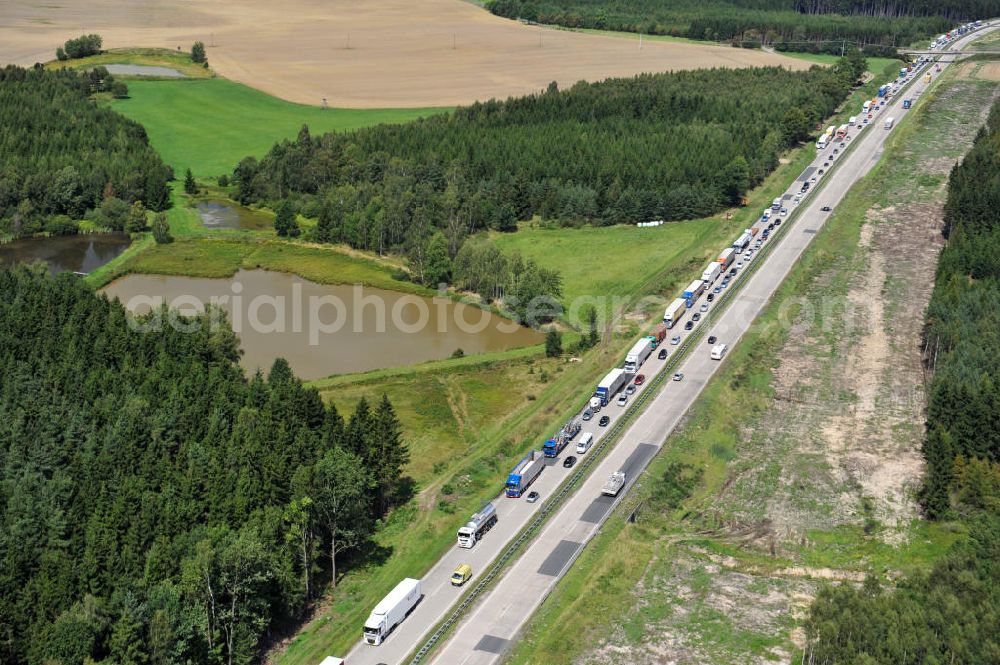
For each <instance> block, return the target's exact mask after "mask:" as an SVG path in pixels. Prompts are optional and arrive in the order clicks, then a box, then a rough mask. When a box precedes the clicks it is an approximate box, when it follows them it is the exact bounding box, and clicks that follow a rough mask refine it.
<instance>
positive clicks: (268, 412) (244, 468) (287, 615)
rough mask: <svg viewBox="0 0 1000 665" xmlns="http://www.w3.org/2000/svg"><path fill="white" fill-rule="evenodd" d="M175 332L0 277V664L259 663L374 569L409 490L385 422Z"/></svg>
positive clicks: (196, 328)
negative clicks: (384, 533)
mask: <svg viewBox="0 0 1000 665" xmlns="http://www.w3.org/2000/svg"><path fill="white" fill-rule="evenodd" d="M147 323H148V322H147ZM182 323H185V324H191V325H190V326H187V327H188V328H189V330H188V331H187V332H181V331H179V330H175V329H174V328H173V327H172V326H164V329H163V330H162V331H151V332H140V331H138V330H135V329H133V327H132V326H130V325H129V324H128V322H127V317H126V313H125V310H124V308H123V307H122V306H121V305H120V304H119V303H118V302H117V301H116V302H108V301H107V300H106V299H105V298H104V297H103V296H100V295H96V294H95V293H94V292H93V291H91V290H90V289H89V288H88V287H86V286H85V285H84V284H83V283H82V282H80V281H79V280H77V279H75V278H73V277H72V276H70V275H67V274H63V275H60V276H59V277H57V278H49V277H48V276H47V275H46V274H45V272H44V270H43V269H42V268H41V267H33V268H28V267H20V268H14V269H6V270H0V505H2V506H3V507H4V509H3V512H2V514H0V522H2V525H0V598H3V602H2V603H0V662H3V663H11V664H15V663H33V664H36V663H37V664H41V663H57V662H58V663H61V664H62V665H77V664H80V663H82V662H84V660H85V659H87V658H91V659H94V660H95V661H97V662H105V663H109V664H110V663H116V664H118V665H135V664H142V663H148V664H150V665H167V664H173V663H176V664H178V665H180V664H186V663H213V664H214V663H226V664H227V665H229V664H233V663H248V662H250V661H251V660H253V659H254V658H255V656H257V655H258V649H259V648H260V645H261V643H262V641H263V640H266V639H267V638H268V636H269V635H272V634H273V632H274V630H275V629H276V628H277V627H280V626H281V625H282V623H283V622H287V621H292V620H294V619H295V618H297V617H299V616H300V613H301V612H302V611H303V609H304V608H305V607H306V606H307V604H308V603H309V601H310V600H311V599H312V598H314V597H315V596H317V595H318V593H320V592H321V590H322V589H323V588H325V587H326V586H328V585H329V584H330V583H331V578H332V579H336V574H335V573H334V572H333V571H334V570H335V564H337V563H339V562H340V559H342V558H345V557H346V558H345V561H346V562H347V563H348V564H350V563H351V562H352V561H353V562H355V563H356V562H359V561H364V560H366V559H370V558H371V557H373V556H376V555H378V554H379V551H378V549H377V548H373V547H371V546H370V545H369V543H370V538H369V536H370V534H371V533H372V532H373V530H374V528H375V522H376V520H377V519H378V518H380V517H382V516H384V515H385V514H386V512H387V511H388V510H390V509H391V508H392V507H393V506H394V505H396V504H397V503H399V502H401V501H405V500H406V499H407V498H408V496H409V494H410V493H411V491H412V490H411V488H410V485H409V481H408V480H407V479H405V478H401V475H400V474H401V469H402V467H403V465H404V464H405V463H406V462H407V447H406V445H405V443H404V442H403V440H402V433H401V431H400V427H399V424H398V422H397V419H396V416H395V413H394V411H393V408H392V405H391V404H390V403H389V402H388V401H387V400H386V399H385V398H383V399H382V401H381V402H380V403H379V404H378V405H376V406H374V407H370V406H369V405H368V404H367V403H364V402H363V403H361V404H360V405H359V406H358V408H357V412H356V413H355V414H354V415H353V416H352V417H351V419H350V420H349V421H348V422H346V423H345V422H344V421H343V420H342V419H341V417H340V416H339V415H338V413H337V411H336V409H335V408H334V407H332V406H329V407H328V406H325V405H324V404H323V402H322V401H321V399H320V397H319V395H318V394H317V393H316V392H315V391H313V390H310V389H305V388H303V386H302V385H301V383H300V382H299V381H298V380H297V379H295V378H294V377H293V375H292V373H291V371H290V369H289V367H288V364H287V363H285V362H284V361H283V360H278V361H276V362H275V364H274V366H273V368H272V369H271V371H270V373H269V374H268V376H267V377H266V378H265V377H264V376H261V374H260V373H258V374H255V375H254V376H253V377H252V378H250V379H247V378H246V377H245V376H244V373H243V370H242V368H241V367H240V366H239V365H238V363H237V360H238V357H239V351H238V347H237V340H236V338H235V336H234V335H233V333H232V331H231V330H230V329H229V326H228V325H221V326H215V327H214V328H212V327H210V326H209V325H208V317H203V318H199V319H191V320H184V321H182ZM382 554H384V553H382Z"/></svg>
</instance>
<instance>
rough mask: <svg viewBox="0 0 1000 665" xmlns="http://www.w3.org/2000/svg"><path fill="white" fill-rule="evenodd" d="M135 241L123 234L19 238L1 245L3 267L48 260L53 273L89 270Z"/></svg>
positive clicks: (0, 264)
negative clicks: (23, 262)
mask: <svg viewBox="0 0 1000 665" xmlns="http://www.w3.org/2000/svg"><path fill="white" fill-rule="evenodd" d="M131 242H132V241H131V240H130V239H129V237H128V236H127V235H124V234H121V233H107V234H80V235H72V236H55V237H51V238H19V239H17V240H14V241H13V242H9V243H5V244H2V245H0V267H2V266H5V265H11V264H14V263H20V262H22V261H27V262H31V261H44V262H45V263H47V264H48V266H49V272H50V273H52V274H53V275H54V274H56V273H58V272H63V271H66V270H69V271H71V272H82V273H87V272H91V271H92V270H96V269H98V268H100V267H101V266H103V265H104V264H105V263H107V262H108V261H110V260H111V259H113V258H115V257H116V256H118V255H119V254H121V253H122V252H124V251H125V250H126V249H127V248H128V246H129V245H130V244H131Z"/></svg>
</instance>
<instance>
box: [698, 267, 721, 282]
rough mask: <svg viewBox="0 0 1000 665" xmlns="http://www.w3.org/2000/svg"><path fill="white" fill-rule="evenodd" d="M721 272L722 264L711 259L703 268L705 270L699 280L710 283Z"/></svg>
mask: <svg viewBox="0 0 1000 665" xmlns="http://www.w3.org/2000/svg"><path fill="white" fill-rule="evenodd" d="M721 272H722V265H721V264H720V263H719V262H718V261H712V262H711V263H709V264H708V267H707V268H705V271H704V272H702V273H701V281H703V282H705V284H711V283H712V282H714V281H715V280H716V278H717V277H718V276H719V274H720V273H721Z"/></svg>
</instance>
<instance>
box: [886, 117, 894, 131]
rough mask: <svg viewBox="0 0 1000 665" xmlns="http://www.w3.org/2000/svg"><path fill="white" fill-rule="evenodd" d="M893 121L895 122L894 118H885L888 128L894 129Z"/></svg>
mask: <svg viewBox="0 0 1000 665" xmlns="http://www.w3.org/2000/svg"><path fill="white" fill-rule="evenodd" d="M892 123H893V119H892V118H886V119H885V128H886V129H892Z"/></svg>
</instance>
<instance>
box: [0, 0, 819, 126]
mask: <svg viewBox="0 0 1000 665" xmlns="http://www.w3.org/2000/svg"><path fill="white" fill-rule="evenodd" d="M85 32H86V33H91V32H96V33H98V34H100V35H102V36H103V37H104V47H105V48H116V47H125V46H149V47H166V48H176V47H178V46H181V47H182V48H184V49H188V48H190V46H191V44H192V43H193V42H194V41H196V40H201V41H203V42H204V43H205V44H206V46H207V47H208V57H209V61H210V63H211V65H212V67H213V68H214V69H215V70H216V71H217V72H218V73H219V74H221V75H223V76H226V77H227V78H231V79H233V80H236V81H239V82H241V83H245V84H247V85H250V86H252V87H254V88H258V89H260V90H263V91H265V92H268V93H270V94H273V95H275V96H278V97H281V98H283V99H287V100H290V101H295V102H300V103H304V104H315V105H319V104H320V103H321V100H322V99H323V98H325V99H326V100H327V103H328V104H329V105H330V106H338V107H348V108H370V107H426V106H453V105H458V104H466V103H469V102H472V101H475V100H481V99H488V98H491V97H507V96H509V95H519V94H526V93H530V92H535V91H537V90H540V89H542V88H544V87H545V86H546V85H548V83H549V82H550V81H558V82H559V84H560V85H562V86H568V85H571V84H572V83H574V82H576V81H578V80H581V79H587V80H600V79H604V78H607V77H609V76H622V75H632V74H637V73H640V72H653V71H666V70H677V69H694V68H698V67H747V66H755V65H782V66H786V67H790V68H793V69H805V68H808V67H809V66H810V65H811V63H808V62H804V61H802V60H796V59H793V58H788V57H785V56H780V55H774V54H769V53H764V52H761V51H753V50H746V49H735V48H730V47H728V46H715V45H700V44H686V43H675V42H668V41H656V40H646V41H645V42H643V44H642V49H641V50H640V49H639V46H638V42H637V41H635V40H631V39H625V38H621V37H614V36H605V35H593V34H584V33H577V32H569V31H563V30H551V29H546V28H540V27H536V26H527V25H522V24H520V23H517V22H515V21H509V20H506V19H502V18H499V17H496V16H493V15H492V14H490V13H489V12H487V11H485V10H483V9H481V8H479V7H477V6H475V5H473V4H471V3H467V2H463V1H462V0H423V2H420V3H412V2H407V1H406V0H368V1H367V2H364V3H358V2H349V1H348V0H331V1H328V2H320V1H319V0H283V1H282V2H262V1H261V0H230V1H227V2H220V3H196V2H193V1H192V0H177V1H172V2H167V1H166V0H134V1H132V2H129V3H122V2H115V1H112V0H87V1H86V2H85V1H84V0H66V1H65V2H63V3H60V4H58V5H55V4H53V5H42V4H36V3H34V2H28V1H26V0H10V1H8V2H3V3H0V63H9V62H13V63H16V64H22V65H30V64H32V63H34V62H44V61H47V60H51V59H52V58H53V53H54V51H55V48H56V46H58V45H60V44H62V42H64V41H65V40H66V39H68V38H70V37H75V36H77V35H79V34H81V33H85Z"/></svg>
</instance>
